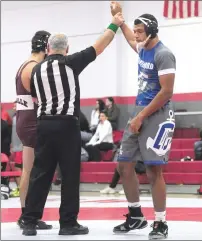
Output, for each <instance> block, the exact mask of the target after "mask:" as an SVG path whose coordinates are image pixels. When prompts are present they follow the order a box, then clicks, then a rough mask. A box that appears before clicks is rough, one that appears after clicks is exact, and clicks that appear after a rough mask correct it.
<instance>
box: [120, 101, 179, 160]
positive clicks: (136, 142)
mask: <svg viewBox="0 0 202 241" xmlns="http://www.w3.org/2000/svg"><path fill="white" fill-rule="evenodd" d="M143 108H144V107H143V106H136V107H135V110H134V113H133V115H132V116H131V118H130V119H129V121H128V123H127V126H126V128H125V131H124V134H123V138H122V141H121V146H120V151H119V155H118V159H117V161H119V162H131V161H144V163H145V164H146V165H162V164H166V163H167V162H168V158H169V152H170V148H171V142H172V137H173V133H174V129H175V117H174V111H173V109H172V108H171V105H170V104H169V105H166V106H165V107H163V108H161V109H160V110H158V111H156V112H155V113H154V114H152V115H151V116H149V117H148V118H146V119H145V120H144V121H143V125H142V127H141V129H140V133H139V134H134V133H133V132H132V131H131V129H130V120H131V119H132V118H133V117H135V116H136V115H137V114H138V113H139V112H140V111H141V110H142V109H143Z"/></svg>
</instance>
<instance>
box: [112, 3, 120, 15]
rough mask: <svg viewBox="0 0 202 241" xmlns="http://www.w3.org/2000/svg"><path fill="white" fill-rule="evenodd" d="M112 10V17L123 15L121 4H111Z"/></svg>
mask: <svg viewBox="0 0 202 241" xmlns="http://www.w3.org/2000/svg"><path fill="white" fill-rule="evenodd" d="M110 8H111V14H112V16H114V15H116V14H117V13H122V7H121V4H120V3H119V2H116V1H114V2H111V4H110Z"/></svg>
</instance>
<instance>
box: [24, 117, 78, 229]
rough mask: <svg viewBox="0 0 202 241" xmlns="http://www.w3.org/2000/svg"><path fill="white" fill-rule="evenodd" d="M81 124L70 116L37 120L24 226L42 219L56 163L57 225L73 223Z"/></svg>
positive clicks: (75, 217)
mask: <svg viewBox="0 0 202 241" xmlns="http://www.w3.org/2000/svg"><path fill="white" fill-rule="evenodd" d="M80 159H81V135H80V125H79V121H78V119H77V118H75V117H73V116H64V117H59V116H54V117H53V116H46V117H44V118H42V119H41V120H39V121H38V125H37V143H36V147H35V160H34V166H33V169H32V171H31V176H30V183H29V189H28V194H27V198H26V203H25V206H26V207H25V212H24V214H23V216H22V219H23V221H24V222H25V225H27V224H29V223H33V224H35V223H36V222H37V220H39V219H41V218H42V215H43V210H44V206H45V202H46V199H47V196H48V193H49V190H50V186H51V183H52V180H53V176H54V173H55V170H56V166H57V163H58V164H59V166H60V169H61V174H62V184H61V205H60V210H59V212H60V220H59V221H60V227H66V226H69V225H70V226H71V225H75V223H76V220H77V215H78V213H79V205H80V194H79V186H80V164H81V160H80Z"/></svg>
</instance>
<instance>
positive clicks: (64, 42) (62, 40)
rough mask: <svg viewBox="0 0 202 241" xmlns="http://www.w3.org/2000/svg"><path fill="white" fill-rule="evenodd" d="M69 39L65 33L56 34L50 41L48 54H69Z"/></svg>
mask: <svg viewBox="0 0 202 241" xmlns="http://www.w3.org/2000/svg"><path fill="white" fill-rule="evenodd" d="M68 47H69V45H68V37H67V36H66V35H65V34H64V33H54V34H52V35H51V36H50V37H49V39H48V53H49V55H50V54H54V53H55V54H57V53H59V54H63V55H66V54H67V52H68Z"/></svg>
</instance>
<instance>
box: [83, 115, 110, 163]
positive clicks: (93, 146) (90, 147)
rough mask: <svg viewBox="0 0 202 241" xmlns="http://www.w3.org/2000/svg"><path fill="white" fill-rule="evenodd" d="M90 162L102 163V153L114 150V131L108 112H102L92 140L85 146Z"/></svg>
mask: <svg viewBox="0 0 202 241" xmlns="http://www.w3.org/2000/svg"><path fill="white" fill-rule="evenodd" d="M85 149H86V151H87V152H88V155H89V160H90V161H101V152H100V151H108V150H112V149H113V131H112V126H111V123H110V122H109V121H108V120H107V114H106V112H104V111H103V112H100V123H99V124H98V127H97V130H96V132H95V134H94V135H93V137H92V138H91V140H90V141H89V142H88V143H87V144H86V146H85Z"/></svg>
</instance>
